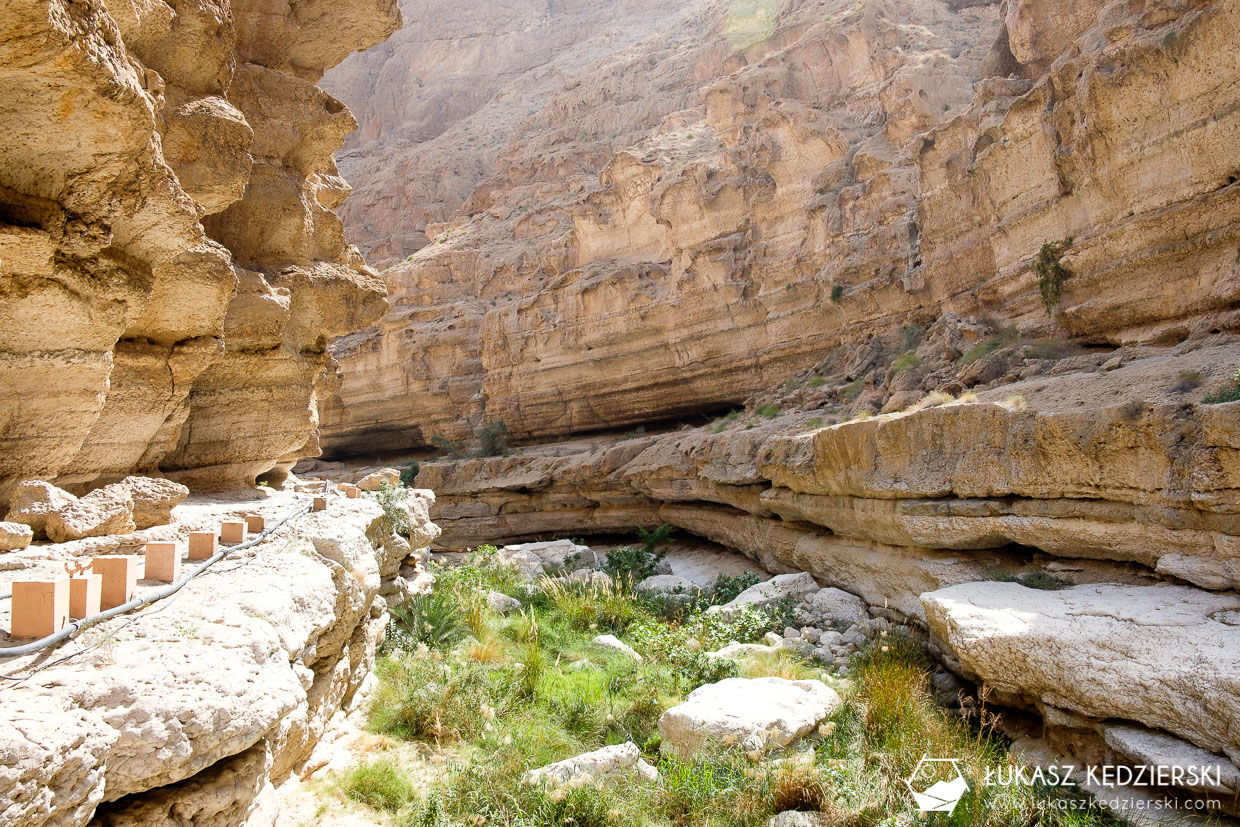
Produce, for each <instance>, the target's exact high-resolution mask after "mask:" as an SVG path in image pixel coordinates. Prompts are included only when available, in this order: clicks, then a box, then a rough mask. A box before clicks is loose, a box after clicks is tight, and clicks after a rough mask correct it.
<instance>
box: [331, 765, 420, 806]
mask: <svg viewBox="0 0 1240 827" xmlns="http://www.w3.org/2000/svg"><path fill="white" fill-rule="evenodd" d="M340 789H341V790H343V791H344V794H345V795H347V796H348V797H349V798H351V799H353V800H354V801H358V802H361V803H362V804H365V805H366V806H367V807H373V808H374V809H376V810H385V811H387V812H396V811H398V810H400V809H402V808H403V807H406V806H408V805H409V804H411V803H412V802H413V801H414V800H415V799H416V798H417V790H416V789H414V786H413V782H412V781H410V780H409V778H408V776H406V775H405V773H404V772H403V771H402V770H401V768H400V767H398V766H397V765H396V763H395V762H394V761H392V760H391V759H390V758H380V759H379V760H377V761H373V762H371V763H369V764H362V765H360V766H357V767H354V768H353V769H351V770H349V772H348V773H346V774H345V776H344V778H342V779H341V780H340Z"/></svg>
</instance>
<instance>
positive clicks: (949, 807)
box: [904, 755, 969, 814]
mask: <svg viewBox="0 0 1240 827" xmlns="http://www.w3.org/2000/svg"><path fill="white" fill-rule="evenodd" d="M904 786H906V787H908V791H909V792H910V793H912V794H913V801H915V802H916V803H917V812H919V813H948V814H950V813H952V812H953V811H954V810H955V809H956V805H957V804H959V803H960V799H961V798H963V797H964V794H965V793H967V792H968V791H969V782H968V781H966V780H965V778H964V774H963V773H961V772H960V764H959V759H957V758H930V757H929V756H926V755H923V756H922V757H921V760H920V761H918V762H917V766H916V767H914V768H913V774H912V775H910V776H909V777H908V778H907V779H905V781H904Z"/></svg>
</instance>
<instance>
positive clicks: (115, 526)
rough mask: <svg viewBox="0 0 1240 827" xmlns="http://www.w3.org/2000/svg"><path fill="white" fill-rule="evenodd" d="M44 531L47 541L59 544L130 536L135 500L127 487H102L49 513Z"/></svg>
mask: <svg viewBox="0 0 1240 827" xmlns="http://www.w3.org/2000/svg"><path fill="white" fill-rule="evenodd" d="M44 530H45V531H46V532H47V536H48V539H49V540H52V541H53V542H57V543H67V542H69V541H70V540H81V539H82V538H83V537H106V536H108V535H109V534H130V533H132V532H133V531H135V530H136V526H135V525H134V521H133V497H132V496H131V495H130V493H129V489H128V488H127V487H125V486H124V485H119V484H118V485H108V486H105V487H103V488H99V489H97V490H95V491H92V492H90V493H89V494H87V495H86V496H85V497H82V498H80V499H78V500H76V501H75V502H73V503H70V504H69V505H67V506H65V507H64V508H62V509H60V510H59V511H55V512H53V513H51V514H49V515H48V517H47V523H46V525H45V527H44Z"/></svg>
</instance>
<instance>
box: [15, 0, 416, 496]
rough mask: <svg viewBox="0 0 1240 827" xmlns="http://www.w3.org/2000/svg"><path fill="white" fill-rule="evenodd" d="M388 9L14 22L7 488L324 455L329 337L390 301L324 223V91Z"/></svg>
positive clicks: (95, 8)
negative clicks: (327, 73)
mask: <svg viewBox="0 0 1240 827" xmlns="http://www.w3.org/2000/svg"><path fill="white" fill-rule="evenodd" d="M399 20H400V17H399V11H398V9H397V8H396V7H395V4H394V3H393V2H389V1H388V0H357V1H356V2H349V3H339V2H335V0H313V1H312V2H300V3H295V4H291V3H288V2H280V1H279V0H232V2H216V3H191V2H181V0H169V1H168V2H164V1H163V0H142V2H137V1H136V0H108V2H104V1H103V0H85V2H82V1H81V0H78V1H77V2H68V1H67V0H15V2H11V3H7V4H6V5H5V6H4V8H3V10H0V31H2V32H3V37H0V83H3V84H4V87H5V89H6V92H5V94H4V95H3V98H2V100H0V125H2V127H3V132H4V134H5V140H4V141H3V142H2V144H0V298H2V301H0V307H2V309H0V328H2V331H0V354H2V355H0V375H2V378H0V386H2V387H3V388H4V389H5V393H4V399H3V401H0V439H2V440H3V446H4V450H3V451H0V493H4V492H5V490H6V489H7V487H8V486H9V485H11V484H12V482H13V481H14V480H15V479H19V478H26V477H40V478H45V479H55V480H57V481H59V482H61V483H64V484H67V485H72V484H75V483H80V484H87V483H92V482H94V481H97V480H100V479H106V478H111V477H116V476H121V475H124V474H126V473H128V472H130V471H134V470H139V471H163V472H166V473H170V474H179V475H181V476H185V477H188V478H191V479H196V480H197V481H199V482H202V483H205V484H224V483H230V482H240V481H250V482H252V481H253V480H254V478H255V477H256V476H258V475H260V474H264V473H267V472H272V471H273V470H275V471H276V475H279V473H280V472H279V471H278V469H281V468H286V467H288V466H290V465H291V462H292V461H294V460H295V459H296V458H297V457H299V456H303V455H305V454H306V453H314V451H315V447H316V445H315V435H314V432H315V425H316V418H317V416H316V412H315V398H316V395H317V393H318V392H319V390H318V389H319V388H322V387H324V382H325V381H326V380H327V379H329V378H334V371H333V369H332V368H333V363H332V360H331V358H330V356H329V355H328V354H327V351H326V344H327V341H328V339H329V338H331V337H332V336H338V335H342V334H345V333H348V332H349V331H351V330H354V329H356V328H358V327H360V326H363V325H365V324H368V323H371V322H372V321H373V320H374V319H375V318H377V317H378V315H379V314H380V313H381V312H382V310H383V307H384V304H383V286H382V284H381V283H380V281H379V280H378V279H377V278H375V276H374V274H373V273H372V272H370V271H368V270H367V269H366V267H365V266H364V264H363V262H362V259H361V256H360V254H358V252H357V251H356V250H355V249H353V248H351V247H350V246H349V245H348V244H347V243H346V242H345V240H344V235H343V231H342V227H341V224H340V221H339V219H338V218H337V217H336V216H335V215H334V214H333V213H332V212H331V210H332V208H334V207H335V206H337V205H338V204H339V203H340V201H341V200H342V199H343V197H344V195H345V193H347V191H348V187H347V185H346V184H345V183H344V181H343V180H342V179H341V178H340V177H339V176H338V175H337V173H336V168H335V165H334V163H333V161H332V158H331V153H332V151H333V150H334V149H335V148H336V147H338V146H339V145H340V144H341V143H342V142H343V140H344V138H345V136H346V135H347V134H348V133H349V132H350V131H351V130H352V129H353V126H354V122H353V119H352V117H351V116H350V115H349V113H348V111H347V110H346V109H345V107H344V105H343V104H341V103H340V102H339V101H337V100H335V99H334V98H332V97H331V96H329V95H327V94H325V93H323V92H322V91H320V90H319V89H317V88H316V87H315V85H314V83H315V81H316V80H317V79H318V78H319V76H320V75H321V74H322V72H323V70H324V69H325V68H327V67H328V66H332V65H334V64H336V63H338V62H339V61H340V60H341V59H342V58H344V56H345V55H346V54H347V53H348V52H350V51H352V50H354V49H359V48H364V47H366V46H368V45H370V44H373V43H375V42H377V41H379V40H381V39H382V38H383V37H385V36H386V35H387V34H388V33H390V32H391V31H392V30H393V29H395V28H396V27H397V25H398V24H399Z"/></svg>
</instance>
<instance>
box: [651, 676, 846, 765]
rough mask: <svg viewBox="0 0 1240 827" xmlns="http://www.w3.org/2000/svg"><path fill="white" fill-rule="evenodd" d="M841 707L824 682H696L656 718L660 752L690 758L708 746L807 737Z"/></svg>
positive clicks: (768, 744)
mask: <svg viewBox="0 0 1240 827" xmlns="http://www.w3.org/2000/svg"><path fill="white" fill-rule="evenodd" d="M839 705H840V697H839V695H837V694H836V693H835V691H834V690H832V689H831V688H830V687H828V686H827V685H826V684H824V683H822V681H813V680H811V681H790V680H786V679H784V678H727V679H725V680H722V681H719V682H718V683H713V684H707V685H705V686H700V687H698V688H697V689H695V690H693V692H691V693H689V697H688V698H686V699H685V702H684V703H682V704H680V705H678V706H674V707H672V708H671V709H669V710H667V711H666V712H664V713H663V715H662V716H660V718H659V735H660V737H661V738H662V749H663V751H664V752H668V753H671V754H673V755H677V756H679V757H681V758H688V757H690V756H692V755H694V754H695V753H697V752H698V751H699V750H700V749H702V748H704V747H707V746H718V747H728V746H739V747H741V748H742V749H745V750H746V751H754V750H760V751H766V750H769V749H771V748H774V747H782V746H787V745H788V744H790V743H792V742H793V741H795V740H796V739H798V738H800V737H802V736H803V735H807V734H808V733H810V732H812V731H813V729H814V728H815V727H816V726H818V724H819V723H820V722H821V721H822V720H823V719H825V718H827V717H828V716H830V715H831V713H832V712H834V711H835V710H836V708H838V707H839Z"/></svg>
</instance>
